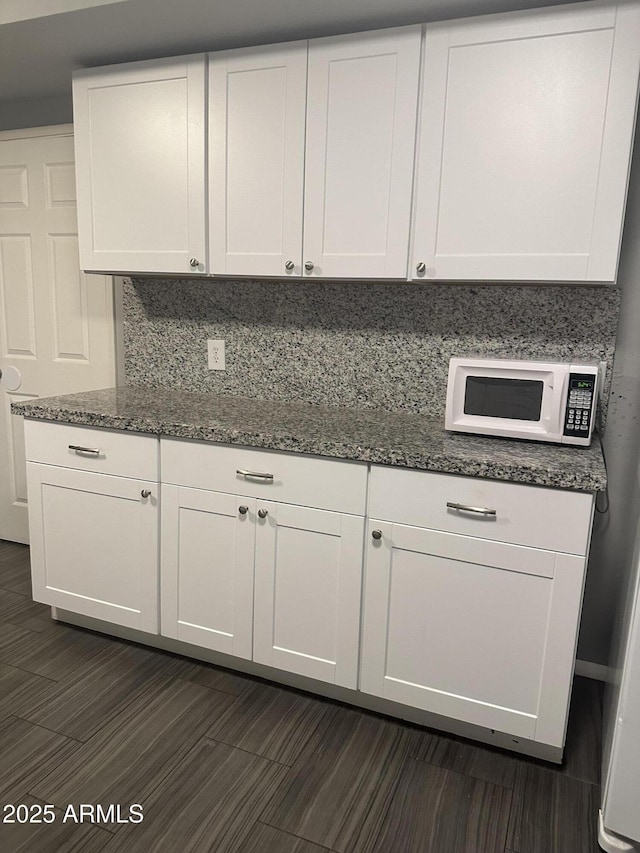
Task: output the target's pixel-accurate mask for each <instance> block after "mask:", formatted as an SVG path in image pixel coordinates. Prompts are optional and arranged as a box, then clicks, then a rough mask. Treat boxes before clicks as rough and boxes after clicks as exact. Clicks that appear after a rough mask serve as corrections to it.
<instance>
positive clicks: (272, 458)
mask: <svg viewBox="0 0 640 853" xmlns="http://www.w3.org/2000/svg"><path fill="white" fill-rule="evenodd" d="M160 447H161V457H160V458H161V465H162V480H163V482H165V483H172V484H174V485H177V486H190V487H192V488H196V489H210V490H211V491H215V492H227V493H229V494H232V495H246V496H247V497H253V498H263V499H265V500H270V501H280V502H282V503H290V504H298V505H300V506H308V507H316V508H317V509H330V510H333V511H334V512H347V513H352V514H354V515H364V512H365V507H366V493H367V466H366V464H364V463H358V462H342V461H339V460H336V459H323V458H318V457H309V456H299V455H296V454H290V453H279V452H276V451H271V450H254V449H252V448H245V447H231V446H229V445H224V444H212V443H207V442H193V441H185V440H180V439H172V438H166V439H165V438H163V439H162V440H161V442H160ZM239 471H244V472H246V473H245V474H242V473H238V472H239ZM252 473H253V476H252ZM255 475H271V476H263V477H261V476H255Z"/></svg>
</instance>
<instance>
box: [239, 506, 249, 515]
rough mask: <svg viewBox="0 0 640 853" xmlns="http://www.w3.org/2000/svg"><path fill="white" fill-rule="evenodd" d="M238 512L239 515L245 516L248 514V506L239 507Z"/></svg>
mask: <svg viewBox="0 0 640 853" xmlns="http://www.w3.org/2000/svg"><path fill="white" fill-rule="evenodd" d="M238 512H239V513H240V515H246V514H247V513H248V512H249V507H248V506H239V507H238Z"/></svg>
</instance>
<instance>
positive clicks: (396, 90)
mask: <svg viewBox="0 0 640 853" xmlns="http://www.w3.org/2000/svg"><path fill="white" fill-rule="evenodd" d="M420 38H421V33H420V28H419V27H404V28H401V29H398V30H386V31H380V32H376V33H362V34H358V35H349V36H339V37H336V38H329V39H316V40H314V41H312V42H310V45H309V84H308V86H309V89H308V107H307V155H306V165H305V231H304V233H305V236H304V259H303V260H304V261H311V262H312V263H313V264H314V269H313V270H312V271H310V272H307V273H305V274H307V275H314V276H324V277H327V276H353V277H381V278H383V277H388V278H394V277H397V278H404V277H405V276H406V267H407V235H408V233H409V217H410V199H411V186H412V180H413V152H414V137H415V122H416V104H417V85H416V81H417V77H418V73H419V61H420Z"/></svg>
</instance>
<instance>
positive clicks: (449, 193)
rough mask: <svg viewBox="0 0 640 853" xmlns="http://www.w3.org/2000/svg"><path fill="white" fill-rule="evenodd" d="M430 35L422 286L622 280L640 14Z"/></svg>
mask: <svg viewBox="0 0 640 853" xmlns="http://www.w3.org/2000/svg"><path fill="white" fill-rule="evenodd" d="M584 5H585V8H584V9H578V8H575V7H564V8H561V9H540V10H538V9H536V10H532V11H528V12H522V13H519V14H505V15H488V16H485V17H484V18H482V17H480V18H472V19H469V20H461V21H457V22H456V21H450V22H447V23H436V24H430V25H428V26H427V29H426V42H425V63H424V70H423V101H422V116H421V120H420V129H419V143H418V171H417V189H416V199H417V204H416V215H415V223H414V249H413V252H412V265H411V275H412V277H414V278H418V279H419V278H422V277H424V278H427V279H429V278H438V279H476V278H486V279H493V280H501V279H506V280H510V279H511V280H518V279H519V280H540V281H544V280H576V281H614V280H615V276H616V269H617V259H618V251H619V244H620V238H621V231H622V220H623V214H624V206H625V196H626V188H627V180H628V168H629V160H630V154H631V142H632V138H633V114H634V104H635V100H636V97H637V81H638V64H639V60H640V56H639V54H638V49H637V44H638V39H639V38H640V12H639V11H638V9H637V7H634V6H628V7H624V6H623V5H622V4H621V7H620V8H618V9H616V7H615V6H603V5H600V6H599V7H597V6H596V7H595V8H594V7H593V6H592V5H591V4H584Z"/></svg>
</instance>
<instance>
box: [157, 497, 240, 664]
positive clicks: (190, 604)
mask: <svg viewBox="0 0 640 853" xmlns="http://www.w3.org/2000/svg"><path fill="white" fill-rule="evenodd" d="M240 505H242V506H245V507H246V508H247V511H246V513H241V512H240V511H239V507H240ZM254 519H255V501H251V500H247V499H245V498H237V497H236V496H235V495H226V494H219V493H217V492H205V491H199V490H197V489H188V488H184V487H179V486H168V485H163V514H162V634H163V635H164V636H167V637H173V638H174V639H177V640H183V641H184V642H186V643H193V644H194V645H197V646H203V647H205V648H208V649H214V650H215V651H220V652H225V653H226V654H230V655H235V656H236V657H243V658H248V659H250V658H251V637H252V626H251V623H252V619H253V548H254V540H255V535H254V525H253V520H254Z"/></svg>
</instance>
